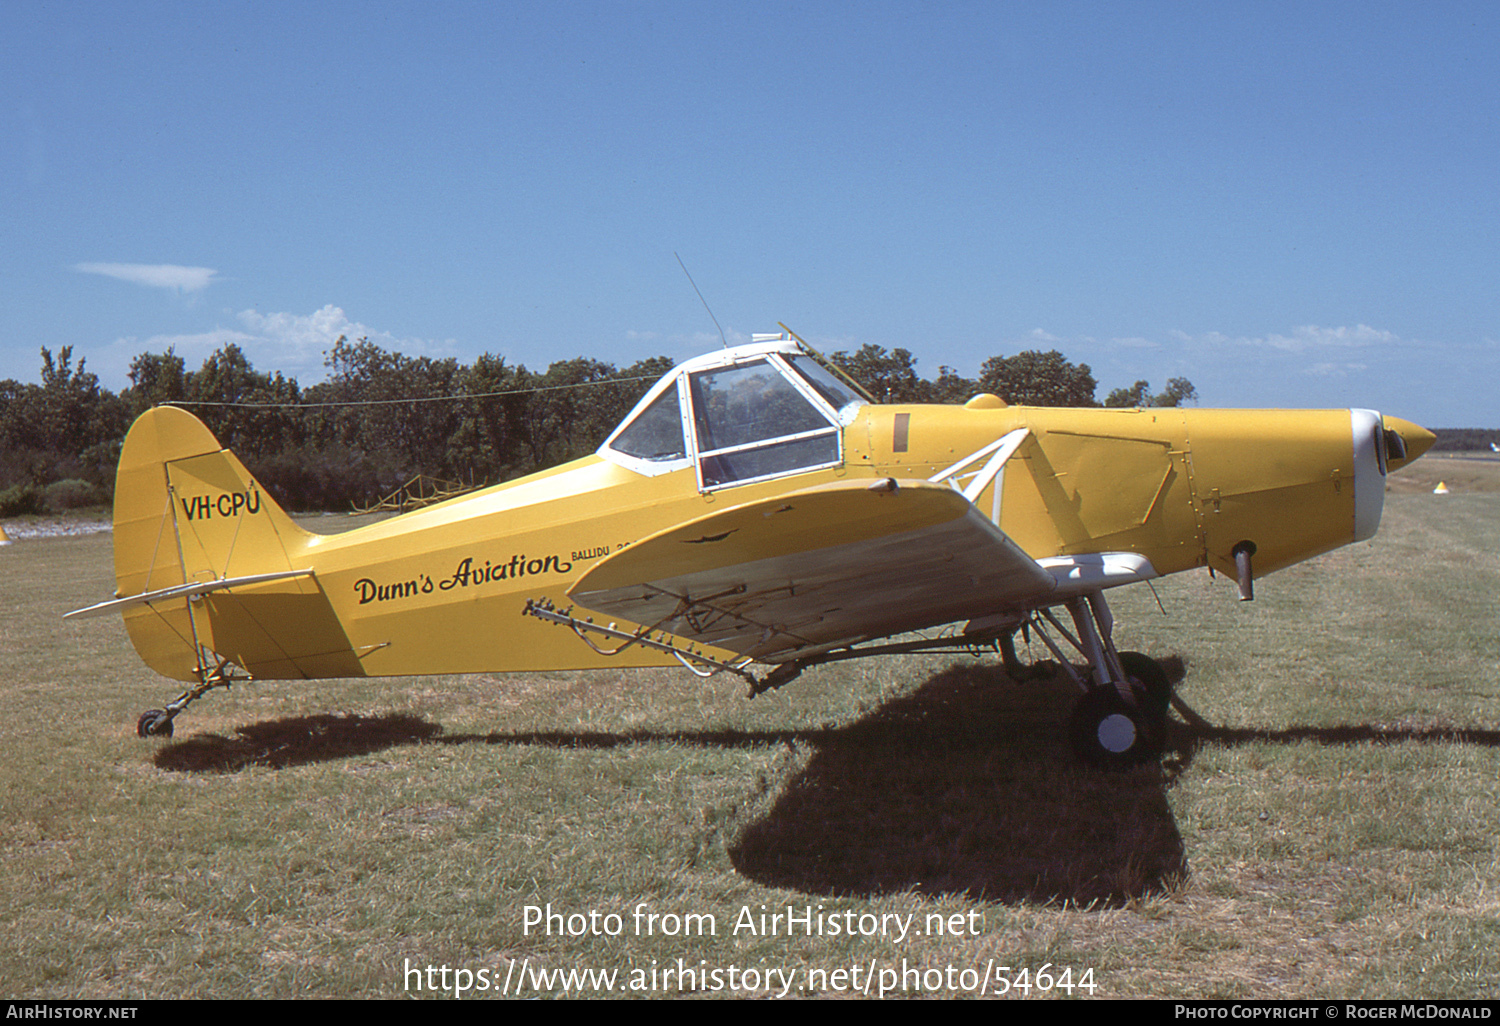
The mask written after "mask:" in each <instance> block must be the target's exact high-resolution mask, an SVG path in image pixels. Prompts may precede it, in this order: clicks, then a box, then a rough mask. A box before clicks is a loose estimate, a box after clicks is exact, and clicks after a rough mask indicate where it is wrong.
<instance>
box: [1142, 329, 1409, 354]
mask: <svg viewBox="0 0 1500 1026" xmlns="http://www.w3.org/2000/svg"><path fill="white" fill-rule="evenodd" d="M1171 335H1172V337H1173V338H1176V339H1179V340H1181V341H1183V342H1197V343H1201V344H1205V345H1210V346H1225V345H1235V346H1248V347H1251V348H1263V349H1278V350H1280V351H1282V352H1285V353H1305V352H1309V351H1315V350H1326V349H1369V348H1374V347H1389V346H1396V345H1409V344H1411V342H1410V340H1403V339H1402V338H1401V337H1400V336H1399V335H1397V334H1396V333H1395V332H1391V331H1383V330H1381V329H1379V328H1372V327H1370V326H1369V325H1368V324H1357V325H1355V326H1354V327H1352V328H1351V327H1348V326H1340V327H1337V328H1324V327H1320V326H1318V325H1316V324H1304V325H1300V326H1298V327H1296V328H1293V329H1292V330H1291V331H1290V332H1288V333H1286V334H1281V333H1279V332H1273V333H1271V334H1269V335H1257V336H1247V335H1241V336H1239V337H1235V338H1231V337H1230V336H1228V335H1225V334H1224V333H1223V332H1218V331H1209V332H1205V333H1203V334H1202V335H1188V334H1186V333H1184V332H1180V331H1174V332H1171Z"/></svg>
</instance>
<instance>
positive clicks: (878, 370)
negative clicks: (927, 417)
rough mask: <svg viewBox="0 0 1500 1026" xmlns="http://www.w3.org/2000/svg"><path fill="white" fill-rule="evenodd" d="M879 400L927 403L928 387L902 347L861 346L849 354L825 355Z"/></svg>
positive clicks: (911, 358) (884, 401)
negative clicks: (894, 348) (887, 349)
mask: <svg viewBox="0 0 1500 1026" xmlns="http://www.w3.org/2000/svg"><path fill="white" fill-rule="evenodd" d="M829 359H830V360H832V361H833V362H834V363H836V364H838V367H839V369H840V370H842V371H843V372H844V373H845V374H847V375H849V376H850V377H851V378H853V379H854V380H855V381H857V382H859V383H860V385H862V386H863V387H864V390H865V391H866V392H869V393H870V394H871V395H872V396H874V397H875V399H876V401H878V402H882V403H922V402H931V401H932V399H931V391H932V389H931V386H930V385H929V383H928V382H926V381H923V380H922V379H921V378H920V377H919V376H918V375H917V361H916V358H915V357H913V356H912V355H911V353H910V352H908V351H907V350H905V349H897V350H894V351H892V352H889V353H888V352H886V351H885V349H884V347H882V346H877V345H873V344H869V345H863V346H861V347H860V348H859V349H858V350H857V351H856V352H854V353H853V354H850V353H845V352H838V353H834V354H833V355H832V356H830V357H829Z"/></svg>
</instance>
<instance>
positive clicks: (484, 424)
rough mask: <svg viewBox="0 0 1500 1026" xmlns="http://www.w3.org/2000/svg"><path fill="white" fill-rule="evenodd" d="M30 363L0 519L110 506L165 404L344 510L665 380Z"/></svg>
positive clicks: (901, 371)
mask: <svg viewBox="0 0 1500 1026" xmlns="http://www.w3.org/2000/svg"><path fill="white" fill-rule="evenodd" d="M41 355H42V374H41V378H42V380H41V384H40V385H34V384H22V383H20V382H17V381H14V380H5V381H0V516H15V515H18V514H22V513H34V512H45V511H58V510H62V509H68V508H74V507H79V506H87V505H94V504H98V503H103V502H107V501H109V499H110V498H111V492H112V490H113V487H114V470H115V464H116V462H117V461H118V459H119V455H120V446H121V443H122V442H123V440H124V437H125V432H126V430H127V429H128V428H129V426H130V423H131V422H132V421H133V420H134V419H135V418H136V417H137V416H139V415H140V414H141V413H142V412H144V411H145V410H147V409H149V408H151V407H152V406H156V405H160V404H162V403H180V404H182V405H184V406H186V407H187V408H189V409H190V410H192V412H193V413H194V414H195V415H197V416H198V417H199V418H200V419H202V420H203V421H204V423H206V424H207V425H208V426H209V428H210V429H212V430H213V432H214V434H215V435H216V436H217V437H218V439H219V441H220V442H222V443H223V444H224V445H225V446H227V447H228V448H230V449H233V450H234V452H235V454H236V455H237V456H239V457H240V459H241V460H243V461H244V462H245V464H246V466H248V467H249V468H250V470H251V472H252V473H254V474H255V476H256V477H257V478H258V479H259V480H260V481H261V483H262V484H264V485H265V486H266V487H267V488H268V489H269V490H270V491H271V493H272V494H274V495H276V496H277V497H278V499H279V500H280V501H281V502H282V503H283V504H284V505H286V506H287V507H289V508H292V509H302V510H314V509H324V510H335V509H348V508H349V507H350V506H351V505H352V504H356V503H365V502H369V501H371V500H372V499H374V498H377V497H379V496H381V495H385V494H389V493H390V492H392V491H394V490H395V489H397V488H399V487H400V486H401V485H402V484H404V483H405V482H406V481H408V480H410V479H411V478H412V477H413V476H415V475H417V474H425V475H427V476H429V477H436V478H445V479H449V480H462V481H465V482H473V483H475V484H480V483H484V482H489V483H496V482H499V481H503V480H507V479H509V478H512V477H516V476H519V475H522V474H526V473H530V472H532V471H534V470H540V469H542V468H545V467H549V466H554V465H556V464H558V463H561V462H563V461H565V460H568V459H572V458H574V457H577V456H581V455H584V454H586V453H589V452H592V451H593V450H594V449H596V448H598V446H599V444H600V443H601V442H602V441H603V440H604V438H605V437H606V436H607V435H608V434H609V432H610V431H611V430H613V429H614V427H615V426H616V425H617V424H618V423H619V422H620V421H621V420H622V419H623V418H624V416H625V414H627V413H628V412H629V411H630V409H631V407H633V406H634V405H635V403H636V402H637V401H638V400H639V399H640V397H641V396H642V395H643V394H644V393H645V392H646V390H647V389H649V388H650V387H651V385H652V383H653V382H655V381H656V380H657V379H658V378H660V377H661V375H663V374H665V373H666V372H667V371H668V370H670V369H671V367H672V365H673V364H672V361H671V360H670V359H668V358H667V357H664V356H658V357H652V358H650V359H646V360H640V361H638V362H636V363H633V364H630V365H629V366H626V367H616V366H615V365H613V364H610V363H607V362H604V361H600V360H594V359H588V358H584V357H579V358H576V359H572V360H561V361H558V362H555V363H553V364H551V365H550V366H548V368H547V369H546V370H545V371H541V372H538V371H531V370H528V369H527V368H526V367H525V366H524V365H520V364H514V365H513V364H510V363H508V362H507V361H506V359H505V358H504V357H500V356H494V355H492V354H489V353H486V354H484V355H482V356H480V357H478V358H477V359H476V360H474V362H473V363H470V364H467V365H466V364H461V363H459V362H458V361H457V360H456V359H453V358H448V359H433V358H431V357H426V356H418V357H411V356H405V355H403V354H401V353H397V352H389V351H387V350H385V349H382V348H381V347H380V346H377V345H375V344H374V343H372V342H370V341H369V339H365V338H361V339H357V340H354V341H350V340H349V339H347V338H345V337H342V336H341V337H340V338H339V339H338V340H337V341H336V342H335V343H334V346H333V349H332V350H331V351H330V352H328V353H327V354H325V362H326V365H327V367H328V370H329V375H328V378H327V380H325V381H321V382H319V383H318V384H315V385H311V386H308V387H306V388H303V387H301V386H299V385H298V383H297V381H296V379H294V378H288V377H285V376H283V375H282V374H281V373H280V372H272V373H266V372H264V371H258V370H256V369H255V368H254V367H252V366H251V365H250V361H249V360H248V359H246V357H245V354H244V353H243V352H242V351H241V350H240V348H239V347H238V346H235V345H233V344H230V345H226V346H224V347H222V348H220V349H219V350H217V351H216V352H214V353H213V354H212V355H211V356H209V358H208V359H206V360H205V361H204V362H203V365H202V367H200V368H199V369H197V370H189V369H188V368H187V366H186V363H185V361H184V360H183V359H182V357H180V356H178V355H177V354H176V353H175V352H174V351H173V350H171V349H168V350H167V351H166V352H165V353H142V354H141V355H139V356H137V357H136V358H135V359H134V360H132V361H131V364H130V371H129V379H130V385H129V386H128V387H126V388H125V389H123V390H121V391H120V392H119V393H118V394H117V393H113V392H111V391H109V390H108V389H106V388H102V387H101V386H100V384H99V380H98V378H97V377H96V376H95V375H94V374H92V373H90V372H89V371H87V370H86V369H85V366H84V361H82V360H79V361H78V362H77V363H76V364H75V363H74V362H73V352H72V348H71V347H67V346H65V347H63V348H62V349H61V350H60V351H59V352H58V353H56V354H53V353H52V352H51V351H49V350H48V349H45V348H44V349H42V351H41ZM830 359H831V360H833V362H835V363H837V364H839V365H840V366H841V367H842V368H843V369H844V370H845V371H846V372H847V373H849V375H850V376H851V377H853V378H854V379H855V380H856V381H858V382H860V383H861V384H862V385H864V386H865V388H866V389H867V390H868V391H869V392H870V393H871V394H872V395H873V396H874V397H875V398H876V399H878V400H879V401H881V402H892V403H905V402H923V403H934V402H935V403H955V402H964V401H965V400H967V399H969V398H970V397H972V396H973V395H975V394H977V393H979V392H992V393H994V394H995V395H998V396H1000V397H1001V398H1002V399H1004V400H1006V401H1007V402H1009V403H1012V404H1026V405H1038V406H1098V405H1100V403H1099V402H1097V401H1096V400H1095V398H1094V392H1095V389H1096V387H1097V386H1096V382H1095V381H1094V378H1093V376H1092V372H1091V371H1090V369H1089V367H1088V365H1087V364H1074V363H1071V362H1070V361H1068V360H1067V359H1066V358H1064V357H1063V355H1062V354H1061V353H1059V352H1057V351H1056V350H1052V351H1050V352H1046V353H1043V352H1037V351H1028V352H1023V353H1018V354H1016V355H1014V356H996V357H992V358H991V359H989V360H987V361H986V362H985V363H984V365H983V366H982V367H981V369H980V373H979V376H978V377H977V378H974V379H969V378H964V377H962V376H961V375H959V374H958V373H957V372H955V371H954V370H953V369H952V368H949V367H941V368H939V371H938V374H937V376H936V377H934V378H932V379H930V380H929V379H925V378H923V377H921V376H920V375H919V374H918V373H917V371H916V360H915V358H913V357H912V355H911V353H910V352H908V351H907V350H905V349H895V350H892V351H887V350H885V349H884V348H882V347H880V346H875V345H866V346H864V347H862V348H860V349H859V350H857V351H855V352H852V353H849V352H838V353H834V354H832V355H831V357H830ZM1196 397H1197V394H1196V392H1195V391H1194V389H1193V386H1192V384H1191V383H1189V382H1188V381H1187V380H1186V379H1185V378H1173V379H1172V380H1171V381H1169V382H1168V383H1167V387H1166V389H1165V390H1164V391H1163V392H1161V393H1159V394H1156V395H1153V394H1152V393H1151V388H1150V386H1149V385H1148V384H1147V383H1146V382H1145V381H1137V382H1136V383H1135V384H1134V385H1133V386H1132V387H1131V388H1128V389H1123V388H1122V389H1116V390H1114V391H1113V392H1111V393H1110V394H1109V396H1108V397H1107V398H1106V399H1105V401H1104V404H1103V405H1106V406H1145V405H1157V406H1176V405H1178V404H1180V403H1182V402H1187V401H1192V400H1194V399H1196ZM214 404H226V405H214ZM228 404H233V405H228Z"/></svg>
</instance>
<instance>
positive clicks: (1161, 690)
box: [1120, 652, 1172, 719]
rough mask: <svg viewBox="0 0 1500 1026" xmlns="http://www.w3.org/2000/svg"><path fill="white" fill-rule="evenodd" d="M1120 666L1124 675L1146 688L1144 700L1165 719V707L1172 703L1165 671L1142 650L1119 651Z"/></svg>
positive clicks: (1169, 685) (1169, 684) (1170, 685)
mask: <svg viewBox="0 0 1500 1026" xmlns="http://www.w3.org/2000/svg"><path fill="white" fill-rule="evenodd" d="M1120 666H1121V668H1122V669H1123V670H1124V671H1125V676H1127V677H1129V678H1131V679H1132V680H1134V681H1136V682H1137V683H1139V684H1140V685H1141V687H1143V688H1145V689H1146V701H1147V702H1148V703H1149V704H1150V706H1151V709H1152V711H1153V712H1155V713H1156V714H1157V715H1158V716H1160V717H1162V718H1163V719H1165V718H1166V715H1167V709H1168V708H1170V707H1171V705H1172V682H1171V681H1169V680H1167V671H1165V670H1163V669H1162V668H1161V664H1160V663H1158V662H1157V661H1156V660H1155V659H1152V658H1151V657H1150V656H1148V655H1146V654H1144V653H1142V652H1121V653H1120Z"/></svg>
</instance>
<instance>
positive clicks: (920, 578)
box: [568, 478, 1056, 662]
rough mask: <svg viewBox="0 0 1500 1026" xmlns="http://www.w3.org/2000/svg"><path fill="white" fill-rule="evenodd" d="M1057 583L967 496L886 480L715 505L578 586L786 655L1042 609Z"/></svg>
mask: <svg viewBox="0 0 1500 1026" xmlns="http://www.w3.org/2000/svg"><path fill="white" fill-rule="evenodd" d="M1055 584H1056V580H1055V578H1054V576H1053V575H1052V574H1050V573H1048V572H1047V570H1045V569H1044V568H1042V567H1041V566H1040V565H1039V564H1038V563H1037V562H1036V561H1035V560H1034V559H1032V558H1031V557H1030V556H1028V555H1026V553H1025V552H1023V551H1021V549H1020V548H1019V547H1018V546H1017V545H1016V544H1015V543H1014V542H1013V541H1011V540H1010V539H1009V538H1008V537H1006V535H1005V534H1004V533H1003V532H1001V531H1000V529H999V528H997V527H996V526H995V525H994V523H992V522H991V521H990V520H989V519H988V518H987V517H985V516H984V515H983V514H982V513H980V512H979V511H978V510H977V509H975V508H974V506H973V504H972V503H970V502H969V500H968V499H966V498H964V496H963V495H962V494H961V493H959V492H957V491H955V490H954V489H952V488H950V487H948V486H947V485H939V484H931V483H928V482H926V481H899V482H898V481H895V480H894V479H889V478H885V479H880V480H877V481H876V482H875V483H874V484H873V485H871V484H869V483H868V480H862V481H841V482H836V483H834V484H831V485H822V486H819V487H816V488H809V489H805V490H803V491H798V492H792V493H790V494H784V495H779V496H777V497H775V498H771V499H764V500H760V501H756V502H750V503H747V504H745V505H742V506H735V507H732V508H730V509H726V510H723V511H720V512H715V513H710V514H708V515H707V516H704V517H701V518H699V519H697V520H692V521H689V522H688V523H685V524H681V525H679V526H677V527H673V528H670V529H668V530H666V531H662V532H660V533H658V534H655V535H652V536H650V537H648V538H645V539H643V540H641V541H639V542H636V543H635V544H632V545H630V546H628V547H627V548H624V549H621V550H620V551H618V552H616V553H614V554H613V555H611V556H608V557H606V558H605V559H604V560H602V561H601V562H600V563H599V564H598V565H597V566H595V567H594V568H593V569H591V570H589V571H588V573H586V574H584V575H583V577H581V578H580V579H579V580H578V581H577V582H576V583H575V584H574V585H573V586H572V587H571V588H570V589H568V594H569V596H570V597H572V598H573V600H574V601H576V602H577V603H578V604H579V605H580V606H583V607H584V608H587V609H590V610H592V611H594V612H596V613H602V614H606V615H610V616H617V617H620V618H621V619H625V620H629V621H631V622H633V623H637V624H642V625H646V626H650V627H652V628H654V629H660V630H664V631H667V632H668V633H671V634H675V635H676V636H678V637H680V638H686V639H690V640H693V641H696V642H700V643H703V644H706V645H713V646H715V647H718V648H721V649H727V650H728V651H731V652H737V653H739V654H741V655H745V656H751V657H753V658H756V659H760V660H763V661H767V662H781V661H785V660H788V659H793V658H798V657H802V656H807V655H811V654H814V653H815V652H818V651H823V650H826V649H829V648H836V647H838V646H840V645H846V644H852V643H854V642H857V641H863V640H866V639H869V638H878V637H885V636H886V635H889V634H897V633H900V632H902V631H907V630H915V629H918V628H922V627H930V626H934V625H936V624H943V623H950V622H952V621H954V620H961V619H966V618H971V617H974V616H978V615H986V614H990V613H997V612H1001V611H1004V610H1006V609H1011V608H1016V607H1019V606H1025V605H1030V604H1034V602H1035V601H1036V600H1037V599H1039V598H1041V597H1043V596H1046V595H1047V594H1048V593H1050V592H1051V591H1052V590H1053V589H1054V587H1055Z"/></svg>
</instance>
